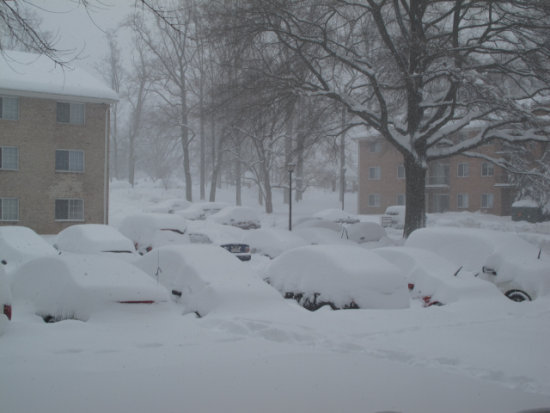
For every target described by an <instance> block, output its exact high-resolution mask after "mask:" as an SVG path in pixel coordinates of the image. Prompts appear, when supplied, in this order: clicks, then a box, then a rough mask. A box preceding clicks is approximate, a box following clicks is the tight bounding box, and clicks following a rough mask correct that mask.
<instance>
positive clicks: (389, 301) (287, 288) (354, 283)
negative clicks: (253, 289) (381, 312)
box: [265, 245, 410, 311]
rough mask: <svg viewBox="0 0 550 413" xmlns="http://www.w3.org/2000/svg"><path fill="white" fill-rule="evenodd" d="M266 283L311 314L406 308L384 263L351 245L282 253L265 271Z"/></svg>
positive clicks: (400, 279) (397, 279)
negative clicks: (327, 308) (327, 310)
mask: <svg viewBox="0 0 550 413" xmlns="http://www.w3.org/2000/svg"><path fill="white" fill-rule="evenodd" d="M265 279H266V281H267V282H268V283H269V284H271V285H272V286H273V287H274V288H275V289H277V290H278V291H279V292H280V293H281V294H282V295H283V296H284V297H285V298H292V299H295V300H296V301H297V302H298V303H299V304H300V305H302V306H303V307H304V308H306V309H308V310H311V311H315V310H317V309H319V308H321V307H323V306H325V305H328V306H330V307H331V308H332V309H351V308H371V309H372V308H407V307H409V304H410V302H409V301H410V299H409V292H408V291H407V282H406V280H405V277H404V276H403V275H402V274H401V271H400V270H399V269H398V268H397V267H395V266H394V265H392V264H391V263H390V262H388V261H387V260H385V259H384V258H382V257H380V256H379V255H376V254H374V253H373V252H371V251H369V250H365V249H364V248H361V247H359V246H357V245H352V246H344V245H313V246H306V247H299V248H295V249H292V250H289V251H286V252H284V253H283V254H281V255H280V256H278V257H277V258H275V259H274V260H273V261H272V262H271V264H270V265H269V266H268V268H267V270H266V275H265Z"/></svg>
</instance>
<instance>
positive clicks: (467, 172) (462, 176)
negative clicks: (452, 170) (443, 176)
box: [456, 162, 470, 178]
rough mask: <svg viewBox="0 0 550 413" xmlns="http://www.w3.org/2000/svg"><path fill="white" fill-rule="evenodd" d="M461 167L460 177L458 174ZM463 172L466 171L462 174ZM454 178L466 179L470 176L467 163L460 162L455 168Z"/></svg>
mask: <svg viewBox="0 0 550 413" xmlns="http://www.w3.org/2000/svg"><path fill="white" fill-rule="evenodd" d="M461 166H462V175H461V174H460V170H461V168H460V167H461ZM464 171H466V173H464ZM456 176H457V177H458V178H468V177H469V176H470V165H469V164H468V162H460V163H459V164H458V165H457V166H456Z"/></svg>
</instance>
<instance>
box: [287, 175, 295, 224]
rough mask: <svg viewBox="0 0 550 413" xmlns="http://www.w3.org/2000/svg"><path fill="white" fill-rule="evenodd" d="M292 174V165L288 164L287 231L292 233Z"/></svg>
mask: <svg viewBox="0 0 550 413" xmlns="http://www.w3.org/2000/svg"><path fill="white" fill-rule="evenodd" d="M292 172H294V164H288V230H289V231H292Z"/></svg>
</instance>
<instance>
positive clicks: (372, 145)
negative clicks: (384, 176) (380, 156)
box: [369, 141, 382, 153]
mask: <svg viewBox="0 0 550 413" xmlns="http://www.w3.org/2000/svg"><path fill="white" fill-rule="evenodd" d="M369 152H373V153H378V152H382V142H380V141H376V142H369Z"/></svg>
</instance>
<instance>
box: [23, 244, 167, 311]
mask: <svg viewBox="0 0 550 413" xmlns="http://www.w3.org/2000/svg"><path fill="white" fill-rule="evenodd" d="M12 293H13V299H14V301H16V302H18V301H22V302H27V303H29V304H30V305H31V306H32V307H33V309H34V312H35V314H37V315H39V316H40V317H42V318H43V319H44V321H46V322H54V321H61V320H66V319H75V320H81V321H87V320H88V319H89V318H90V316H91V315H92V313H93V312H94V311H97V310H100V309H103V308H104V307H106V306H108V305H111V304H153V303H158V302H163V301H168V300H169V298H168V293H167V291H166V290H165V289H164V288H163V287H162V286H160V285H158V284H157V283H156V282H155V281H154V280H152V279H151V278H150V277H149V276H148V275H147V274H145V273H144V272H143V271H141V270H140V269H139V268H137V267H135V266H133V265H132V264H130V263H127V262H125V261H122V260H118V259H116V258H112V257H109V256H100V255H95V256H93V255H84V254H71V253H65V254H62V255H56V256H48V257H41V258H36V259H34V260H32V261H29V262H27V263H25V264H23V265H22V266H20V267H19V268H17V270H16V271H15V272H14V274H13V281H12Z"/></svg>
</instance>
